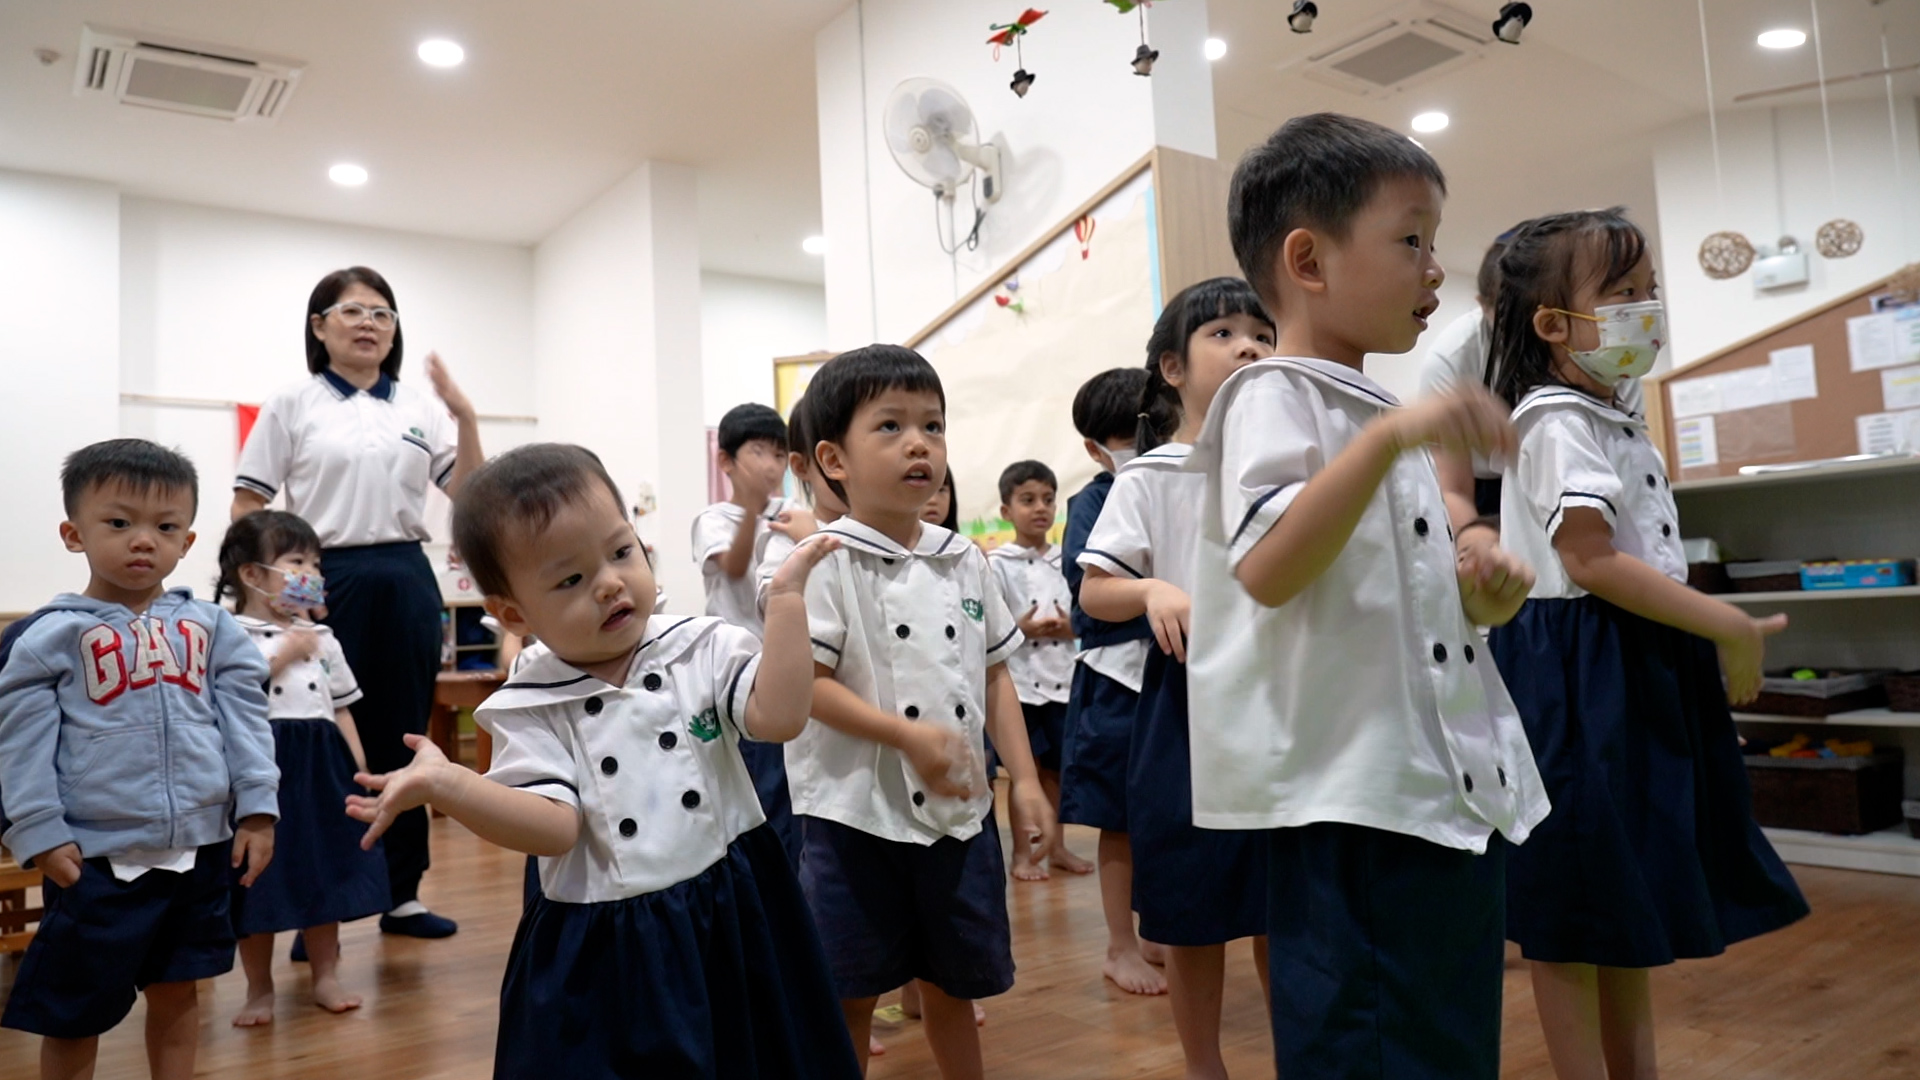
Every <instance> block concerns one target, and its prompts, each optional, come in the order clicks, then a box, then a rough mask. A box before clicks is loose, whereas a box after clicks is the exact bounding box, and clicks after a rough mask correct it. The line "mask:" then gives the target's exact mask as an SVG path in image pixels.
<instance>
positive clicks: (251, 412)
mask: <svg viewBox="0 0 1920 1080" xmlns="http://www.w3.org/2000/svg"><path fill="white" fill-rule="evenodd" d="M233 418H234V419H235V420H237V421H239V423H240V444H239V445H240V448H241V449H245V448H246V445H247V436H248V435H251V434H253V422H254V421H255V420H258V419H260V406H258V405H235V406H234V407H233Z"/></svg>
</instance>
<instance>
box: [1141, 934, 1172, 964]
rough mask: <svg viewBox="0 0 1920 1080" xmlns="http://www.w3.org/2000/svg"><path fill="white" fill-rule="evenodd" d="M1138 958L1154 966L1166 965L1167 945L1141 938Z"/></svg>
mask: <svg viewBox="0 0 1920 1080" xmlns="http://www.w3.org/2000/svg"><path fill="white" fill-rule="evenodd" d="M1140 959H1142V960H1145V961H1146V962H1147V963H1149V964H1152V965H1154V966H1155V967H1166V966H1167V947H1166V946H1165V945H1162V944H1160V943H1159V942H1157V941H1148V940H1147V939H1146V938H1141V939H1140Z"/></svg>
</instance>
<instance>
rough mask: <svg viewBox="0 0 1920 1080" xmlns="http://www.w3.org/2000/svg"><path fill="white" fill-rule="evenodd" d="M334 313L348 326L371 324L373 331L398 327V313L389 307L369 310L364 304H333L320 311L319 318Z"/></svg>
mask: <svg viewBox="0 0 1920 1080" xmlns="http://www.w3.org/2000/svg"><path fill="white" fill-rule="evenodd" d="M336 311H337V312H339V313H340V317H341V318H342V319H345V320H346V322H347V325H348V326H358V325H360V324H361V323H363V322H371V323H373V328H374V329H375V330H391V329H393V328H394V327H396V326H398V325H400V313H399V312H397V311H395V310H393V309H392V308H390V307H374V308H370V307H368V306H367V305H365V304H355V303H351V302H349V303H345V304H335V305H333V306H332V307H330V308H328V309H327V310H325V311H322V312H321V313H320V317H321V318H323V319H324V318H326V317H327V316H328V315H331V314H333V313H334V312H336Z"/></svg>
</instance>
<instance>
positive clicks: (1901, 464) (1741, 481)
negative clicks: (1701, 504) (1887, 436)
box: [1673, 455, 1920, 495]
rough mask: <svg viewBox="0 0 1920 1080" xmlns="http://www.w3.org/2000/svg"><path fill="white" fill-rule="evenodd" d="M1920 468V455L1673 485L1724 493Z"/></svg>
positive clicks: (1681, 490)
mask: <svg viewBox="0 0 1920 1080" xmlns="http://www.w3.org/2000/svg"><path fill="white" fill-rule="evenodd" d="M1909 469H1920V455H1910V456H1907V457H1890V458H1882V459H1880V460H1877V461H1850V462H1846V463H1844V464H1837V465H1815V466H1810V467H1808V468H1805V469H1789V470H1786V471H1782V472H1768V473H1758V474H1755V475H1752V476H1715V477H1712V478H1709V479H1706V480H1682V481H1681V482H1679V483H1677V484H1675V485H1673V493H1674V494H1675V495H1685V494H1688V493H1690V492H1695V491H1724V490H1726V489H1728V488H1756V487H1772V486H1777V485H1781V484H1805V483H1814V482H1825V481H1832V480H1875V479H1879V478H1880V477H1883V476H1886V475H1887V474H1889V473H1899V472H1906V471H1907V470H1909Z"/></svg>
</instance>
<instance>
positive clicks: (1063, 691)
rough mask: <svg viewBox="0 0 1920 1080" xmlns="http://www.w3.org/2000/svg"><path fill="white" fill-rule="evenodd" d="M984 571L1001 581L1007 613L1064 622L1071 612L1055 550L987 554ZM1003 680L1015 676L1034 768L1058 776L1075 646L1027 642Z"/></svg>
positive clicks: (1008, 548) (1005, 549)
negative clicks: (1057, 618) (1062, 618)
mask: <svg viewBox="0 0 1920 1080" xmlns="http://www.w3.org/2000/svg"><path fill="white" fill-rule="evenodd" d="M987 565H988V566H990V567H992V568H993V573H994V576H995V577H996V578H998V579H999V581H1000V595H1001V596H1002V597H1003V598H1004V599H1005V600H1006V602H1007V610H1009V611H1029V610H1035V613H1036V614H1037V615H1046V614H1048V613H1049V612H1058V613H1059V614H1060V615H1062V616H1064V615H1066V614H1067V609H1068V608H1071V607H1072V606H1073V594H1072V593H1071V592H1070V591H1068V589H1067V579H1066V577H1065V575H1063V574H1062V573H1061V572H1060V548H1059V547H1058V546H1057V545H1049V546H1048V548H1047V549H1046V550H1045V551H1037V550H1035V549H1033V548H1029V547H1022V546H1020V545H1019V544H1002V545H1000V546H999V547H997V548H994V549H993V550H992V551H989V552H987ZM1036 609H1037V610H1036ZM1007 674H1009V675H1011V676H1013V685H1014V688H1015V689H1016V690H1018V691H1019V693H1020V711H1021V713H1022V714H1023V715H1024V716H1025V718H1026V721H1027V743H1028V745H1029V746H1030V747H1031V749H1032V751H1033V762H1034V764H1035V765H1038V766H1039V767H1040V768H1043V769H1051V770H1052V771H1054V772H1059V771H1060V751H1061V749H1062V747H1063V746H1064V744H1065V742H1066V721H1067V690H1068V687H1069V686H1070V685H1071V684H1072V682H1073V643H1072V642H1071V641H1064V640H1062V639H1060V638H1048V639H1046V640H1039V639H1028V640H1027V641H1025V642H1023V643H1022V644H1021V646H1020V648H1019V649H1017V650H1015V652H1014V654H1013V655H1012V656H1009V657H1008V658H1007Z"/></svg>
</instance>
